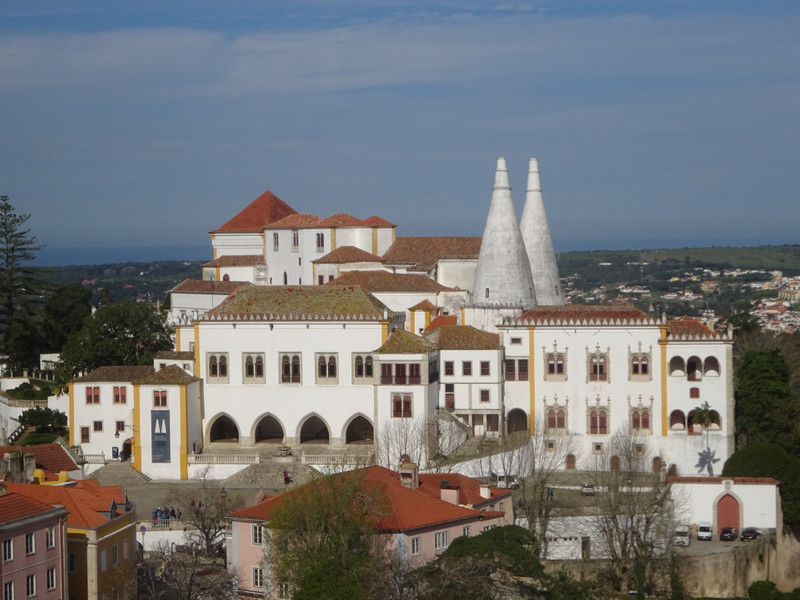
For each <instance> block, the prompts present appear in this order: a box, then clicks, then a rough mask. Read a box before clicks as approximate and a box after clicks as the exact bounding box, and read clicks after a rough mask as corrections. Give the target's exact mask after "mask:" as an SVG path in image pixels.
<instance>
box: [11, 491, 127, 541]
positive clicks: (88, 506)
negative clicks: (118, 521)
mask: <svg viewBox="0 0 800 600" xmlns="http://www.w3.org/2000/svg"><path fill="white" fill-rule="evenodd" d="M6 486H8V491H9V492H13V493H15V494H19V495H21V496H25V497H27V498H32V499H34V500H38V501H40V502H45V503H47V504H51V505H55V504H61V505H63V506H64V507H65V508H66V509H67V511H68V514H67V526H69V527H75V528H79V529H86V528H90V527H98V526H100V525H102V524H104V523H107V522H108V521H109V518H108V517H107V516H106V515H104V514H100V513H101V512H108V511H110V510H111V507H112V501H113V502H114V503H115V504H116V505H117V506H118V507H120V508H118V509H117V514H120V513H121V512H124V510H125V509H124V507H125V503H126V498H125V492H124V491H123V489H122V487H121V486H118V485H106V486H101V485H100V484H99V483H97V480H96V479H84V480H82V481H77V482H75V483H74V484H72V485H63V486H62V485H34V484H32V483H6Z"/></svg>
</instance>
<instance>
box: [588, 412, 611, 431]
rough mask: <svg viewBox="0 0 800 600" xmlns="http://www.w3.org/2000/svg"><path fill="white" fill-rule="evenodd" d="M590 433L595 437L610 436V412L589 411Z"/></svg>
mask: <svg viewBox="0 0 800 600" xmlns="http://www.w3.org/2000/svg"><path fill="white" fill-rule="evenodd" d="M589 433H590V434H594V435H607V434H608V410H607V409H605V408H593V409H592V410H590V411H589Z"/></svg>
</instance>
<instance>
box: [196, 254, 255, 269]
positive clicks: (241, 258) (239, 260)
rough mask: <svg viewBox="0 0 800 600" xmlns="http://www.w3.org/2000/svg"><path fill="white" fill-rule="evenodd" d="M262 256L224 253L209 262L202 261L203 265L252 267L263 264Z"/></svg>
mask: <svg viewBox="0 0 800 600" xmlns="http://www.w3.org/2000/svg"><path fill="white" fill-rule="evenodd" d="M264 262H265V261H264V257H263V256H261V255H260V254H226V255H225V256H220V257H219V258H215V259H214V260H212V261H211V262H207V263H203V266H204V267H252V266H254V265H263V264H264Z"/></svg>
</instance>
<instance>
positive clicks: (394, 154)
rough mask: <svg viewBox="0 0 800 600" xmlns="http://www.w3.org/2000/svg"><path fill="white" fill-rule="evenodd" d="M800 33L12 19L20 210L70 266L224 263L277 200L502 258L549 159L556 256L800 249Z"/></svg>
mask: <svg viewBox="0 0 800 600" xmlns="http://www.w3.org/2000/svg"><path fill="white" fill-rule="evenodd" d="M798 31H800V3H797V2H796V1H794V0H785V1H770V0H760V1H758V2H756V1H752V2H741V1H739V0H704V1H702V2H697V1H696V0H672V1H663V0H609V1H597V0H542V1H536V0H532V1H528V2H483V1H480V0H476V1H472V2H471V1H470V0H424V1H423V0H383V1H380V2H374V1H367V0H342V1H333V0H269V1H267V0H258V1H256V0H173V1H171V2H163V1H162V0H136V1H135V2H134V1H129V0H115V1H114V2H108V1H107V0H81V1H78V0H76V1H74V2H64V1H63V0H37V1H36V2H31V1H29V0H3V2H1V3H0V194H2V195H8V196H9V197H10V198H11V203H12V204H13V205H14V207H15V208H16V210H17V211H18V212H20V213H26V214H30V215H31V217H30V220H29V221H28V225H29V226H30V228H31V231H32V233H33V234H35V235H36V236H37V238H38V239H39V241H40V242H42V243H45V244H47V249H46V250H45V252H46V253H48V256H49V257H50V260H54V261H56V262H57V261H58V259H62V261H66V257H67V256H71V255H70V254H69V250H70V249H75V248H86V247H89V248H90V249H93V252H92V255H93V256H96V257H97V260H96V261H95V262H107V261H104V260H101V259H102V258H103V257H104V255H105V254H106V253H109V252H111V250H109V249H112V248H120V247H121V248H125V249H127V250H126V251H127V252H129V253H131V254H134V253H135V252H136V251H137V249H138V250H139V251H141V250H142V249H145V248H146V249H150V251H152V252H156V253H158V252H162V253H163V254H164V257H165V258H173V256H167V254H169V253H170V252H172V253H175V252H177V253H181V252H183V253H186V252H189V251H188V250H186V248H189V247H191V248H193V249H194V250H193V251H192V252H194V253H195V254H197V253H205V254H204V255H202V256H186V257H185V258H200V259H209V258H210V254H211V246H210V240H209V236H208V232H209V231H210V230H212V229H215V228H217V227H219V226H220V225H222V224H223V223H224V222H225V221H227V220H228V219H229V218H231V217H232V216H233V215H235V214H236V213H237V212H238V211H239V210H241V209H242V208H244V207H245V206H246V205H247V204H249V203H250V202H251V201H252V200H254V199H255V198H256V197H258V196H259V195H260V194H261V193H262V192H264V191H265V190H267V189H268V190H271V191H272V192H273V193H274V194H276V195H277V196H279V197H280V198H281V199H283V200H284V201H285V202H287V203H288V204H289V205H290V206H292V207H293V208H294V209H295V210H297V211H298V212H300V213H312V214H316V215H318V216H320V217H323V218H324V217H327V216H330V215H332V214H335V213H340V212H345V213H348V214H351V215H353V216H356V217H359V218H367V217H369V216H371V215H379V216H381V217H383V218H385V219H387V220H389V221H391V222H393V223H396V224H397V233H398V235H400V236H415V235H416V236H424V235H469V236H474V235H481V233H482V231H483V226H484V223H485V219H486V214H487V211H488V206H489V201H490V199H491V187H492V184H493V180H494V168H495V163H496V159H497V157H499V156H504V157H506V159H507V161H508V168H509V177H510V181H511V186H512V195H513V198H514V202H515V204H516V206H517V208H518V211H519V212H520V213H521V210H522V205H523V203H524V200H525V187H526V176H527V165H528V159H529V158H531V157H537V158H538V159H539V165H540V171H541V181H542V189H543V194H544V201H545V207H546V210H547V215H548V220H549V223H550V228H551V233H552V237H553V240H554V243H555V245H556V249H557V250H568V249H575V248H582V249H583V248H586V249H588V248H596V249H601V248H660V247H672V246H676V245H677V246H679V247H680V246H692V245H697V246H711V245H754V244H757V243H776V244H782V243H800V228H799V227H798V224H800V194H798V190H800V168H798V166H797V163H798V161H800V135H798V133H799V132H800V35H798V33H797V32H798ZM167 247H172V250H169V249H168V248H167ZM198 249H199V250H198ZM109 255H110V254H109ZM175 258H184V257H183V256H175ZM61 264H66V263H65V262H62V263H61Z"/></svg>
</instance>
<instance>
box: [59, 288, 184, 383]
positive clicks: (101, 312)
mask: <svg viewBox="0 0 800 600" xmlns="http://www.w3.org/2000/svg"><path fill="white" fill-rule="evenodd" d="M171 348H172V331H171V328H170V326H169V324H168V323H167V315H166V314H165V313H164V312H162V311H160V310H159V309H158V307H157V306H156V305H155V304H151V303H149V302H136V301H135V300H125V301H123V302H118V303H112V304H105V305H103V306H101V307H100V308H98V309H97V311H96V312H95V313H94V315H92V316H91V317H90V318H88V319H86V321H85V322H84V324H83V326H82V327H81V329H80V330H79V331H78V332H77V333H75V334H73V335H72V336H71V337H70V338H69V340H68V341H67V343H66V344H65V346H64V348H63V350H62V352H61V360H62V362H63V363H64V368H65V369H66V371H67V372H68V373H70V374H71V375H73V376H77V375H79V374H81V373H86V372H89V371H91V370H92V369H96V368H97V367H101V366H105V365H115V366H122V365H146V364H151V363H152V362H153V358H154V356H155V354H156V352H159V351H160V350H170V349H171Z"/></svg>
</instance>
